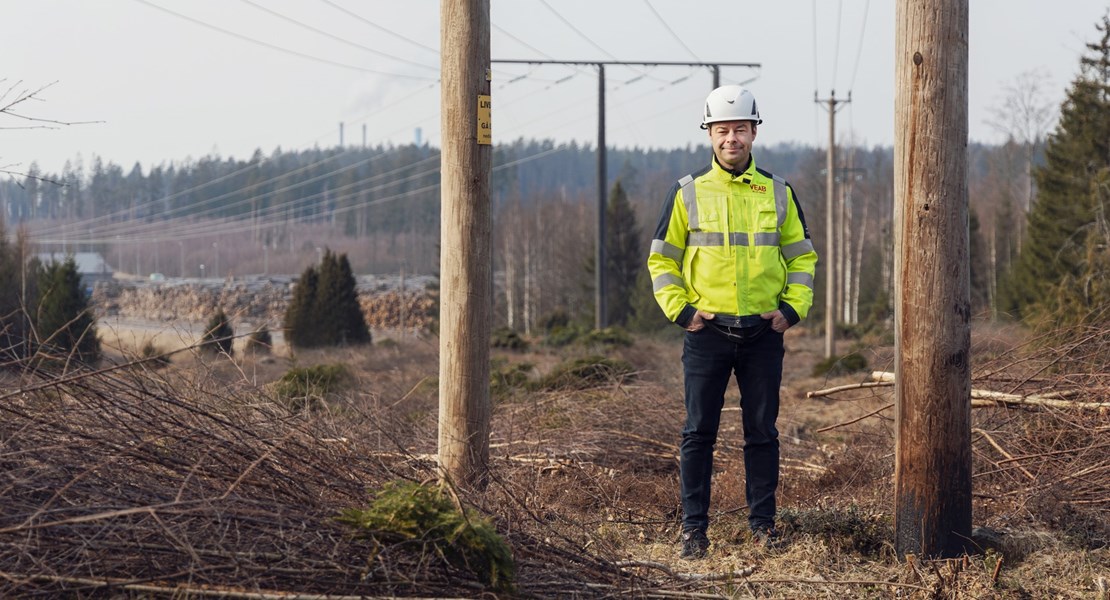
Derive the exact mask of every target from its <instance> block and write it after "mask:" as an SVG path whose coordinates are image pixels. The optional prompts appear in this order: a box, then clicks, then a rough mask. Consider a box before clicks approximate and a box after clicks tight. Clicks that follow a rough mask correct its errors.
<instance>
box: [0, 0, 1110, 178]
mask: <svg viewBox="0 0 1110 600" xmlns="http://www.w3.org/2000/svg"><path fill="white" fill-rule="evenodd" d="M970 1H971V22H970V37H971V48H970V69H969V71H970V89H969V94H970V98H969V109H970V132H971V139H972V140H978V141H998V140H999V139H1000V137H999V134H998V133H997V132H996V131H994V130H993V129H992V128H991V127H990V126H989V125H987V124H986V121H987V120H988V119H990V117H991V114H992V108H993V107H997V106H999V105H1000V104H1001V101H1002V97H1003V95H1004V89H1005V88H1006V87H1007V86H1012V85H1013V84H1014V83H1015V82H1016V81H1018V78H1019V77H1020V76H1022V75H1023V74H1028V73H1037V78H1038V81H1039V82H1042V84H1043V90H1044V96H1045V98H1046V100H1047V101H1050V102H1051V104H1052V105H1053V106H1058V105H1059V102H1060V101H1061V100H1062V99H1063V97H1064V92H1065V90H1066V89H1067V87H1068V85H1069V83H1070V82H1071V81H1072V79H1073V78H1074V77H1075V76H1076V74H1077V73H1078V65H1079V57H1080V56H1081V55H1082V53H1083V51H1084V44H1085V42H1091V41H1095V40H1096V39H1097V38H1098V32H1097V31H1096V29H1095V25H1096V23H1098V22H1100V20H1101V17H1102V15H1104V14H1106V11H1107V7H1108V5H1107V2H1106V1H1105V0H1057V1H1056V2H1052V3H1050V4H1046V3H1045V2H1043V1H1034V0H970ZM894 4H895V2H893V1H892V0H875V1H874V2H871V1H869V0H776V1H771V0H766V1H762V2H755V1H742V0H492V2H491V5H492V8H491V19H492V23H493V30H492V38H493V40H492V54H493V57H494V59H545V60H583V61H594V60H621V61H695V62H752V63H759V64H760V65H761V67H760V68H759V69H751V68H741V67H735V68H724V69H722V83H737V82H746V85H747V86H748V87H749V88H750V89H751V90H752V91H753V93H754V94H755V95H756V98H757V99H758V102H759V108H760V111H761V113H762V116H763V119H764V124H763V126H762V127H760V130H759V139H758V140H757V147H758V144H775V143H779V142H787V141H794V142H799V143H802V144H809V145H818V146H824V145H825V139H826V137H827V116H826V114H825V111H824V110H823V109H821V108H820V107H819V106H817V105H816V104H815V103H814V92H815V91H816V92H817V93H818V95H819V96H820V97H822V98H826V97H828V95H829V93H830V91H832V90H834V89H835V91H836V95H837V97H838V98H843V97H846V96H847V95H848V92H849V91H850V92H851V98H852V101H851V103H850V104H848V105H847V106H846V107H845V108H844V109H843V110H842V111H841V112H840V113H839V114H838V121H837V130H838V131H839V132H841V133H842V134H843V136H847V135H848V134H849V133H851V134H852V135H853V136H854V138H855V139H856V140H857V141H859V142H861V143H865V144H869V145H873V144H883V145H889V144H892V143H893V141H894V132H893V121H894V116H893V97H894V66H893V48H894V29H895V23H894ZM0 7H2V8H3V10H2V13H0V14H2V15H3V19H4V35H3V38H2V41H0V56H3V60H2V61H0V79H2V80H3V81H2V82H0V93H2V92H8V94H7V96H6V100H7V101H10V100H11V99H12V98H13V96H14V95H15V94H17V93H18V92H19V91H21V90H35V89H38V88H40V87H42V86H46V85H48V84H53V85H51V86H50V87H49V88H48V89H46V90H43V91H41V92H40V93H39V94H38V99H39V101H37V102H27V103H24V104H22V105H20V106H19V107H18V111H19V112H21V113H23V114H26V115H29V116H35V117H40V118H43V119H52V120H57V121H99V123H95V124H85V125H71V126H57V128H53V129H11V128H12V127H21V126H26V125H32V123H29V122H24V121H20V120H15V119H11V118H4V117H2V116H0V167H8V168H9V169H11V168H13V166H14V168H15V169H16V170H19V169H24V170H25V169H26V168H27V167H28V166H29V165H30V163H32V162H35V161H37V162H38V163H39V166H40V167H41V168H42V169H44V170H47V171H51V172H58V171H60V170H61V168H62V165H63V164H64V162H65V161H66V160H69V159H74V158H76V157H77V156H78V155H79V154H80V155H81V157H82V159H83V161H84V165H85V166H86V167H88V166H89V165H90V164H91V162H92V156H93V155H94V154H95V155H99V156H100V157H102V159H104V160H106V161H112V162H115V163H117V164H120V165H122V166H123V167H124V169H125V171H126V170H129V169H130V168H131V166H132V165H133V164H134V163H135V162H136V161H139V162H141V163H142V164H143V166H144V170H145V169H148V168H149V167H150V166H152V165H154V164H159V163H169V162H178V163H180V162H182V161H184V160H186V159H189V158H191V159H193V160H195V159H198V158H200V157H202V156H205V155H211V154H216V155H219V156H221V157H224V158H228V157H233V158H238V159H247V158H249V157H250V155H251V154H252V153H253V151H254V150H255V149H256V148H260V149H262V151H263V152H264V153H266V154H269V153H271V152H272V151H273V150H274V149H275V148H276V147H279V146H280V147H281V148H283V149H286V150H294V149H305V148H311V147H314V146H319V147H330V146H335V145H337V144H338V143H339V123H340V122H343V123H345V141H346V143H347V144H348V145H358V144H361V143H362V139H363V126H364V125H365V128H366V132H367V134H366V135H367V138H368V142H369V144H370V145H377V144H379V143H393V144H405V143H410V142H412V141H413V140H414V139H415V138H416V135H417V130H418V129H419V130H420V135H421V139H422V140H423V141H426V142H428V143H430V144H433V145H438V143H439V110H438V104H439V94H440V89H439V85H438V84H437V79H438V67H439V57H438V52H437V49H438V47H439V17H438V12H439V2H438V0H389V1H384V0H365V1H357V0H0ZM170 11H172V13H176V14H172V13H171V12H170ZM493 68H494V81H493V132H494V141H495V142H498V141H500V142H504V141H511V140H515V139H517V138H520V137H523V138H551V139H555V140H557V141H567V140H572V139H573V140H578V141H580V142H581V143H586V144H592V143H593V142H594V140H595V139H596V130H597V129H596V128H597V116H596V111H597V76H596V69H594V68H593V67H567V66H560V65H551V66H543V67H528V66H519V65H498V64H495V65H494V67H493ZM606 81H607V86H606V87H607V91H606V95H607V101H608V117H607V118H608V127H607V135H608V142H609V145H610V146H611V147H614V146H615V147H630V146H640V147H678V146H686V145H687V144H697V143H701V142H702V141H703V140H704V139H705V137H704V136H705V134H704V132H702V131H701V130H700V129H698V124H699V123H700V118H701V115H700V110H701V103H702V101H703V100H704V97H705V94H706V93H708V91H709V89H710V87H711V83H712V79H711V75H710V72H709V71H708V70H707V69H705V68H687V67H657V68H641V67H616V66H611V67H608V68H606ZM54 82H56V83H54ZM4 103H6V102H4ZM843 136H838V137H842V139H843ZM757 152H758V150H757Z"/></svg>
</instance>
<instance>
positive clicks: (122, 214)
mask: <svg viewBox="0 0 1110 600" xmlns="http://www.w3.org/2000/svg"><path fill="white" fill-rule="evenodd" d="M438 83H439V82H438V81H437V82H435V83H432V84H430V85H428V86H424V87H422V88H420V89H418V90H415V91H414V92H413V93H411V94H408V95H406V96H403V97H401V98H399V99H397V100H396V101H394V102H392V103H390V104H387V105H385V106H382V107H379V108H378V109H377V110H376V111H372V112H370V113H368V114H366V115H364V116H363V117H362V118H363V119H365V118H369V117H371V116H373V115H375V114H377V113H380V112H382V111H384V110H386V109H388V108H391V107H393V106H395V105H396V104H399V103H401V102H404V101H406V100H408V99H409V98H411V97H412V96H414V95H416V94H418V93H420V92H422V91H424V90H425V89H427V88H428V87H434V86H436V85H438ZM355 122H356V123H358V122H359V121H357V120H356V121H355ZM324 135H331V133H330V132H329V133H328V134H324ZM390 135H392V133H391V134H387V136H386V137H389V136H390ZM322 137H323V135H321V136H318V137H317V138H315V139H314V140H312V141H313V142H315V141H318V140H320V139H321V138H322ZM302 145H307V144H302ZM345 152H346V151H341V152H338V153H335V154H332V155H330V156H325V157H324V158H321V159H320V160H317V161H315V162H312V163H309V164H307V165H303V166H301V167H299V168H297V169H294V170H293V171H290V172H285V173H280V174H278V175H275V176H274V177H271V178H269V179H265V180H262V181H260V182H257V183H256V184H255V185H256V186H261V185H266V184H268V183H271V182H274V181H277V180H279V179H282V178H285V177H289V176H290V175H296V174H297V173H300V172H303V171H306V170H309V169H312V168H315V167H318V166H320V165H322V164H325V163H328V162H331V161H333V160H336V159H338V158H340V157H341V156H343V155H344V153H345ZM270 160H271V159H270V158H269V157H265V156H264V157H263V158H262V160H261V161H259V162H258V163H249V164H246V165H244V166H243V167H242V168H240V169H236V170H235V171H232V172H230V173H227V174H224V175H221V176H218V177H216V178H214V179H211V180H209V181H206V182H204V183H201V184H198V185H196V186H193V187H190V188H186V189H184V190H179V191H177V192H175V193H173V194H170V195H169V196H163V197H159V198H151V199H150V200H147V201H145V202H142V203H140V204H139V205H138V206H135V207H130V208H125V209H119V210H116V211H114V212H111V213H108V214H104V215H99V216H96V217H90V218H88V219H84V220H81V221H78V222H76V223H70V224H65V225H54V226H48V227H46V228H44V229H43V230H40V232H46V233H54V231H55V230H56V229H57V228H59V227H67V228H75V227H81V228H88V227H90V226H92V225H95V224H96V223H100V222H103V221H112V220H114V219H117V218H121V217H125V216H126V215H127V214H128V213H131V212H132V211H133V210H136V209H139V210H141V209H145V208H147V207H149V206H151V205H154V204H158V203H163V204H164V203H166V202H169V201H170V200H174V199H177V198H180V197H181V196H184V195H186V194H191V193H194V192H197V191H200V190H203V189H204V188H206V187H209V186H211V185H215V184H217V183H220V182H222V181H226V180H227V179H230V178H232V177H236V176H239V175H242V174H244V173H247V172H249V171H251V170H253V169H256V168H258V167H260V166H262V165H264V164H266V163H268V162H270Z"/></svg>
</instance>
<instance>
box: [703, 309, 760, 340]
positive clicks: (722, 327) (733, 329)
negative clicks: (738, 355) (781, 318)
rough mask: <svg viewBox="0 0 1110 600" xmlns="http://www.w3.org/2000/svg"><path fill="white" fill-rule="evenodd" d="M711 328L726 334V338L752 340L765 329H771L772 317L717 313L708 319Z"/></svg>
mask: <svg viewBox="0 0 1110 600" xmlns="http://www.w3.org/2000/svg"><path fill="white" fill-rule="evenodd" d="M706 323H707V324H709V328H710V329H711V330H713V331H714V332H716V333H718V334H720V335H723V336H725V338H727V339H729V340H731V341H733V342H739V343H743V342H750V341H752V340H754V339H756V338H758V337H759V336H761V335H763V333H764V332H765V331H767V330H768V329H770V327H771V321H770V319H764V318H763V317H761V316H759V315H744V316H740V317H737V316H735V315H716V316H714V317H713V318H712V319H709V320H707V321H706Z"/></svg>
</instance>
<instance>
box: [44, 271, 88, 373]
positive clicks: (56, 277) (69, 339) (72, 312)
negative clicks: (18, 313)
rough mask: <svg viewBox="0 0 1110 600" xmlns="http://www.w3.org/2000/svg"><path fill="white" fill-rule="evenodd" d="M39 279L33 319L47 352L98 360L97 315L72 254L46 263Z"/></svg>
mask: <svg viewBox="0 0 1110 600" xmlns="http://www.w3.org/2000/svg"><path fill="white" fill-rule="evenodd" d="M38 279H39V293H40V294H41V297H40V300H39V308H38V311H37V313H36V314H35V315H34V317H35V318H34V321H35V328H36V330H37V331H38V335H39V340H40V343H41V344H42V345H43V347H44V349H45V350H46V354H47V355H48V356H51V357H54V358H59V359H62V358H65V357H67V356H70V355H72V356H74V357H76V358H77V359H78V360H80V361H82V362H86V363H94V362H96V361H97V360H98V359H99V358H100V340H98V339H97V337H96V317H95V316H93V312H92V309H91V308H90V307H89V302H88V298H87V297H86V296H85V290H84V287H82V285H81V276H80V275H79V274H78V273H77V263H76V262H74V259H73V257H72V256H71V257H69V258H67V259H66V260H65V262H62V263H56V262H52V263H49V264H47V265H46V266H45V267H43V269H42V271H41V273H40V274H39V276H38Z"/></svg>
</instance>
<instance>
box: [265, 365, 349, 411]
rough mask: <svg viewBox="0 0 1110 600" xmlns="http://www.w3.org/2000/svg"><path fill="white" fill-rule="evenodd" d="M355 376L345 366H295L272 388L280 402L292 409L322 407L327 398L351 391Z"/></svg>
mask: <svg viewBox="0 0 1110 600" xmlns="http://www.w3.org/2000/svg"><path fill="white" fill-rule="evenodd" d="M351 383H352V377H351V374H350V372H349V371H348V370H347V367H346V365H343V364H341V363H336V364H331V365H314V366H311V367H294V368H292V369H289V370H288V371H286V373H285V374H284V375H282V376H281V379H278V380H277V381H276V382H275V383H274V386H273V389H274V394H275V395H276V396H277V397H278V400H280V401H282V402H284V403H285V404H286V405H287V406H289V408H291V409H293V410H302V409H304V408H306V407H316V406H320V405H322V404H323V403H324V401H326V400H327V398H328V396H329V395H331V394H335V393H337V392H340V391H342V390H344V389H346V388H348V387H349V386H350V385H351Z"/></svg>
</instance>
